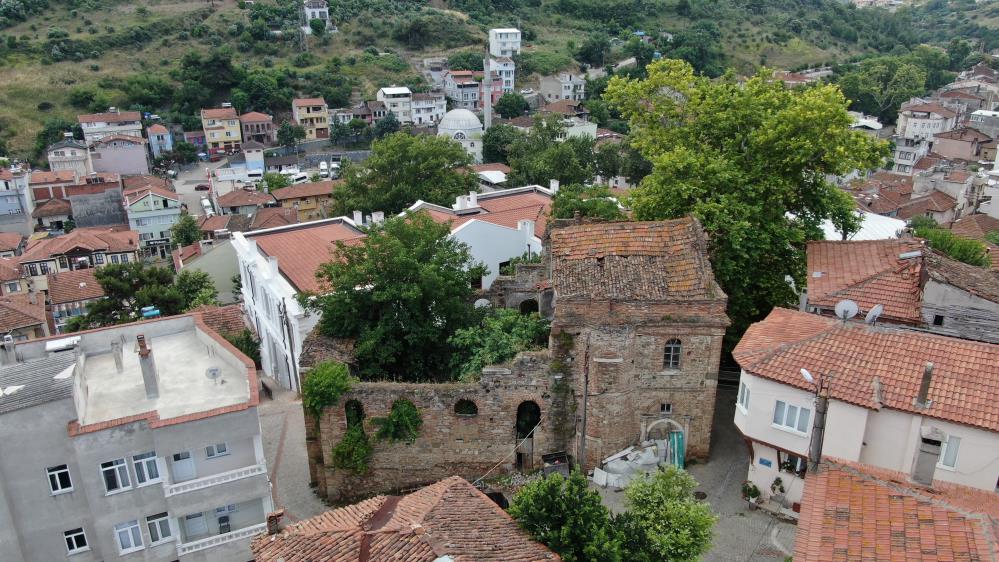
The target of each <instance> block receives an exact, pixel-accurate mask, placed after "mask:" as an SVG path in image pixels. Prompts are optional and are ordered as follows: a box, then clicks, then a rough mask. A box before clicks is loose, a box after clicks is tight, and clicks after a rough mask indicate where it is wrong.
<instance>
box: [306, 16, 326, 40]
mask: <svg viewBox="0 0 999 562" xmlns="http://www.w3.org/2000/svg"><path fill="white" fill-rule="evenodd" d="M309 29H311V30H312V36H313V37H315V38H316V39H318V40H319V41H325V40H326V20H321V19H319V18H314V19H311V20H309Z"/></svg>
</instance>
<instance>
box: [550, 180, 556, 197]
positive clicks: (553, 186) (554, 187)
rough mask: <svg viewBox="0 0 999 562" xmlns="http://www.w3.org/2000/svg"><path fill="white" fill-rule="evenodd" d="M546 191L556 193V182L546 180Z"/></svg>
mask: <svg viewBox="0 0 999 562" xmlns="http://www.w3.org/2000/svg"><path fill="white" fill-rule="evenodd" d="M548 189H550V190H551V192H552V193H553V194H554V193H558V180H548Z"/></svg>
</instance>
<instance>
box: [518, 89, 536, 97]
mask: <svg viewBox="0 0 999 562" xmlns="http://www.w3.org/2000/svg"><path fill="white" fill-rule="evenodd" d="M520 93H522V94H524V95H525V96H526V95H527V94H533V93H534V89H533V88H524V89H523V90H521V91H520Z"/></svg>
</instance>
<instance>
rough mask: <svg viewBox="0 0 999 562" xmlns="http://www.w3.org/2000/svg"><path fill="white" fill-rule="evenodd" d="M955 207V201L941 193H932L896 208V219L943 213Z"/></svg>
mask: <svg viewBox="0 0 999 562" xmlns="http://www.w3.org/2000/svg"><path fill="white" fill-rule="evenodd" d="M956 205H957V199H954V198H953V197H951V196H950V195H947V194H946V193H944V192H942V191H936V190H934V191H932V192H931V193H930V194H929V195H926V196H923V197H917V198H915V199H910V200H909V201H908V202H907V203H903V204H902V206H900V207H899V208H898V218H900V219H903V220H908V219H911V218H912V217H918V216H923V215H925V214H926V213H927V212H934V213H944V212H947V211H949V210H951V209H953V208H954V207H955V206H956Z"/></svg>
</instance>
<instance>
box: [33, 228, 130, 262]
mask: <svg viewBox="0 0 999 562" xmlns="http://www.w3.org/2000/svg"><path fill="white" fill-rule="evenodd" d="M138 238H139V235H138V233H137V232H132V231H131V230H124V231H117V230H113V229H104V228H77V229H76V230H74V231H72V232H70V233H69V234H64V235H62V236H56V237H54V238H42V239H41V240H34V241H32V242H31V243H29V244H28V248H27V249H26V250H25V251H24V254H23V255H21V256H20V257H18V261H19V262H21V263H27V262H32V261H41V260H46V259H49V258H51V257H53V256H61V255H63V254H65V253H66V252H69V251H71V250H73V249H77V248H79V249H83V250H85V251H88V252H134V251H136V250H137V249H138V248H139V245H138Z"/></svg>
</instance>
